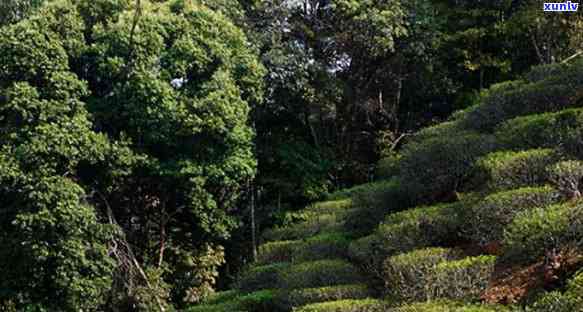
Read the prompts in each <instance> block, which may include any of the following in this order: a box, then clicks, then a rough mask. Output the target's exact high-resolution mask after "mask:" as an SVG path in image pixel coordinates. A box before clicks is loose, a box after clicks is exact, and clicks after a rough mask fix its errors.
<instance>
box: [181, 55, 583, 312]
mask: <svg viewBox="0 0 583 312" xmlns="http://www.w3.org/2000/svg"><path fill="white" fill-rule="evenodd" d="M378 173H379V178H378V181H377V182H375V183H371V184H368V185H361V186H358V187H355V188H353V189H348V190H344V191H341V192H338V193H335V194H332V195H330V197H329V200H328V201H324V202H318V203H314V204H312V205H311V206H309V207H306V208H305V210H304V211H303V213H302V214H301V215H302V216H303V218H302V221H301V222H297V223H295V224H293V225H291V226H287V227H281V228H274V229H270V230H268V231H266V232H265V233H263V235H262V244H261V246H260V248H259V255H258V261H257V262H256V263H254V264H252V265H250V266H249V267H248V268H247V269H246V270H244V271H243V272H242V273H241V274H240V276H239V278H238V280H237V282H236V283H235V284H234V285H232V289H231V290H229V291H223V292H219V293H216V294H215V295H213V296H212V297H211V298H210V299H208V300H206V301H205V303H204V304H202V305H198V306H193V307H191V308H190V309H188V311H189V312H210V311H249V312H267V311H282V312H283V311H296V312H364V311H366V312H372V311H395V312H397V311H398V312H410V311H411V312H413V311H415V312H423V311H452V312H453V311H456V312H458V311H460V312H461V311H466V312H469V311H474V312H478V311H484V312H486V311H559V312H561V311H564V312H567V311H583V270H580V269H581V268H583V249H582V248H583V201H582V200H581V191H582V189H583V184H582V183H583V61H573V62H571V63H569V64H556V65H550V66H542V67H537V68H535V69H533V70H532V71H531V72H530V73H529V74H528V75H525V76H524V77H523V79H522V80H519V81H512V82H507V83H503V84H499V85H495V86H493V87H492V88H490V89H489V90H487V91H485V92H484V93H483V95H482V97H481V100H480V103H479V104H478V105H476V106H473V107H470V108H469V109H466V110H465V111H460V112H458V113H456V114H454V115H453V117H452V118H451V119H450V120H449V121H447V122H445V123H443V124H438V125H436V126H434V127H430V128H426V129H424V130H422V131H420V132H419V133H418V134H416V135H415V136H414V137H412V138H411V139H409V140H408V142H407V144H406V145H405V146H404V148H403V150H402V151H401V155H400V157H391V158H390V159H385V160H383V161H382V162H381V163H380V165H379V168H378Z"/></svg>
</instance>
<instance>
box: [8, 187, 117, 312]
mask: <svg viewBox="0 0 583 312" xmlns="http://www.w3.org/2000/svg"><path fill="white" fill-rule="evenodd" d="M21 187H22V186H21ZM21 190H22V191H24V190H27V191H26V193H25V194H23V195H25V196H26V198H28V202H16V201H13V200H12V199H11V198H14V197H12V196H13V195H11V196H10V195H9V196H10V197H5V198H7V199H8V201H7V202H5V203H3V206H2V208H3V211H4V212H5V213H7V214H9V215H8V216H7V215H4V216H3V217H4V218H2V220H1V221H0V222H2V226H1V228H2V230H0V244H1V245H2V246H3V248H2V250H0V263H1V264H2V265H1V266H0V274H1V275H2V277H3V278H2V280H0V289H2V291H0V299H1V300H2V301H3V300H5V299H12V300H13V301H14V302H15V303H16V304H17V306H18V307H20V306H21V305H29V304H35V303H38V304H39V305H40V306H43V307H44V308H46V309H60V310H63V311H75V310H76V309H77V308H79V307H82V308H83V309H84V310H87V311H97V310H98V308H99V306H100V305H101V304H103V303H104V301H105V298H106V295H107V291H108V290H109V288H110V287H111V282H112V272H113V269H114V263H113V261H112V260H111V259H110V258H109V257H108V254H107V252H108V247H107V240H108V238H109V236H111V235H115V234H114V233H115V231H114V230H115V229H114V228H113V227H109V226H106V225H102V224H100V223H99V222H98V218H97V216H96V214H95V211H94V210H93V209H92V207H91V206H88V205H87V204H84V203H83V197H84V196H85V194H84V192H83V190H82V189H81V188H80V187H79V186H78V185H77V184H75V183H74V182H73V181H71V180H69V179H67V178H59V177H51V178H43V179H40V180H39V181H38V182H37V183H35V184H31V185H30V186H28V187H26V188H24V189H22V188H21ZM13 205H17V206H13ZM11 208H17V210H18V212H17V213H15V211H14V210H12V209H11ZM12 214H14V215H12ZM11 215H12V216H11ZM7 221H8V222H7Z"/></svg>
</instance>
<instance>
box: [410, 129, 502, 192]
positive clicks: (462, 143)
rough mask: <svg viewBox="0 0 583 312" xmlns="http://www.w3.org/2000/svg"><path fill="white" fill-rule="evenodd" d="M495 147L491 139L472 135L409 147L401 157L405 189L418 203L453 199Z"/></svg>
mask: <svg viewBox="0 0 583 312" xmlns="http://www.w3.org/2000/svg"><path fill="white" fill-rule="evenodd" d="M495 146H496V144H495V140H494V138H493V137H492V136H488V135H480V134H477V133H471V132H460V133H457V134H455V135H451V136H447V137H436V138H431V139H429V140H425V141H423V142H419V143H411V144H408V145H406V146H405V147H404V149H403V153H402V154H403V160H402V162H401V164H402V166H401V180H402V183H403V187H404V189H405V190H406V191H407V192H408V194H409V195H410V196H411V198H413V199H414V200H415V202H417V203H429V202H434V201H436V200H443V199H451V197H452V196H453V194H455V192H456V191H461V190H462V186H463V185H464V182H466V180H467V179H468V178H469V177H470V176H471V174H472V173H473V169H474V165H475V161H476V160H477V159H478V158H479V157H481V156H484V155H486V154H488V153H489V152H491V151H492V150H494V148H495Z"/></svg>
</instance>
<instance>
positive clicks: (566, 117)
mask: <svg viewBox="0 0 583 312" xmlns="http://www.w3.org/2000/svg"><path fill="white" fill-rule="evenodd" d="M582 125H583V110H582V109H568V110H564V111H561V112H558V113H545V114H538V115H530V116H524V117H519V118H515V119H512V120H509V121H507V122H505V123H503V124H502V125H501V126H500V127H499V128H498V129H497V130H496V137H497V139H498V142H499V144H500V145H501V146H502V147H504V148H507V149H513V150H517V149H528V148H548V147H556V146H560V147H561V148H562V149H564V150H565V151H566V152H567V153H568V154H571V155H573V156H582V155H583V141H582V139H581V135H582V134H583V127H582Z"/></svg>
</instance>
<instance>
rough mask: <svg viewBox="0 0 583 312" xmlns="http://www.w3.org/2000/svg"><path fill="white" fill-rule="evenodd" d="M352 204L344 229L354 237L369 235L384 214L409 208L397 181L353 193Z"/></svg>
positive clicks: (408, 202) (405, 195) (407, 200)
mask: <svg viewBox="0 0 583 312" xmlns="http://www.w3.org/2000/svg"><path fill="white" fill-rule="evenodd" d="M352 202H353V207H354V209H353V210H351V211H350V213H348V214H347V217H346V221H345V223H344V229H345V230H346V231H348V232H350V233H352V234H353V235H355V236H365V235H367V234H370V233H371V232H372V231H373V230H374V229H375V228H376V227H377V225H378V224H379V223H380V221H382V220H383V217H384V216H385V215H386V214H388V213H391V212H397V211H401V210H404V209H406V208H408V207H409V206H410V201H409V198H408V196H407V194H406V193H405V192H404V190H403V188H402V185H401V183H400V182H399V180H397V179H392V180H390V181H387V182H386V183H383V184H376V185H375V187H370V188H368V189H367V190H366V191H363V192H358V193H355V194H354V195H353V199H352Z"/></svg>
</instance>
